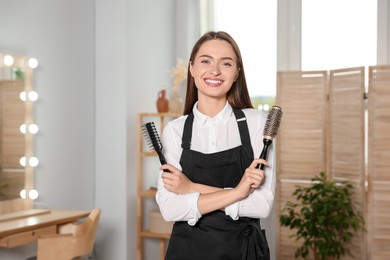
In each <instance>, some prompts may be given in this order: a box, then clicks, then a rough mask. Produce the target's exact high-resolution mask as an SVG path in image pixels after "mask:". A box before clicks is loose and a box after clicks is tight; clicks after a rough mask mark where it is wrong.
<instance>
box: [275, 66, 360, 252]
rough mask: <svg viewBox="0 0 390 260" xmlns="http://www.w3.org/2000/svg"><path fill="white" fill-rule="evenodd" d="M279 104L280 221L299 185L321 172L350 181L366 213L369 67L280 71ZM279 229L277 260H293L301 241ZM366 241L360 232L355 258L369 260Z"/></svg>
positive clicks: (358, 204)
mask: <svg viewBox="0 0 390 260" xmlns="http://www.w3.org/2000/svg"><path fill="white" fill-rule="evenodd" d="M276 101H277V102H276V103H277V104H278V105H279V106H281V107H282V108H283V111H284V114H283V120H282V123H281V126H280V130H279V133H278V137H277V140H276V153H277V156H276V160H277V169H276V174H277V180H278V183H277V202H276V214H277V218H279V216H280V211H281V210H282V209H283V207H284V206H285V203H286V202H287V201H291V200H292V193H293V191H294V189H295V186H296V185H301V186H304V185H307V184H308V183H310V180H311V179H312V178H313V177H314V176H315V175H317V176H318V175H319V173H320V172H326V173H327V174H328V176H330V178H331V179H343V180H348V181H350V182H351V183H352V185H353V186H354V194H353V199H354V201H355V202H356V205H355V206H356V209H357V210H358V211H360V212H361V213H362V214H364V212H365V183H366V177H365V157H364V155H365V153H364V151H365V147H364V145H365V142H364V140H365V136H364V122H365V121H364V109H365V99H364V67H358V68H349V69H341V70H333V71H330V72H329V73H328V72H327V71H314V72H302V71H300V72H296V71H293V72H278V77H277V99H276ZM277 229H278V230H277V247H278V250H277V254H278V255H277V258H276V259H293V258H294V252H295V250H296V249H297V247H298V246H299V245H300V244H301V243H302V241H299V242H297V241H295V239H293V238H291V237H290V235H291V234H292V231H291V230H289V229H288V228H285V227H280V225H279V223H278V226H277ZM364 238H365V234H364V232H360V233H358V234H357V236H356V237H355V238H354V239H353V241H352V243H351V247H350V250H351V252H353V254H354V256H353V257H352V259H365V255H366V252H365V248H366V247H365V239H364ZM349 258H351V257H348V256H347V257H344V259H349Z"/></svg>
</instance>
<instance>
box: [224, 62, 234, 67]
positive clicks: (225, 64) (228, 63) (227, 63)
mask: <svg viewBox="0 0 390 260" xmlns="http://www.w3.org/2000/svg"><path fill="white" fill-rule="evenodd" d="M222 65H223V66H224V67H231V66H232V64H231V63H230V62H224V63H222Z"/></svg>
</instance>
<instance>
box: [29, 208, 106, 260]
mask: <svg viewBox="0 0 390 260" xmlns="http://www.w3.org/2000/svg"><path fill="white" fill-rule="evenodd" d="M100 212H101V210H100V209H98V208H95V209H93V210H92V211H91V213H90V214H89V215H88V217H87V219H86V220H85V221H83V222H82V223H75V224H73V223H71V224H66V225H63V226H61V227H60V228H59V231H58V233H59V234H56V235H47V236H42V237H40V238H39V239H38V254H37V260H53V259H56V260H72V259H81V257H82V256H85V255H88V254H90V253H91V252H92V250H93V247H94V244H95V240H96V232H97V229H98V225H99V219H100Z"/></svg>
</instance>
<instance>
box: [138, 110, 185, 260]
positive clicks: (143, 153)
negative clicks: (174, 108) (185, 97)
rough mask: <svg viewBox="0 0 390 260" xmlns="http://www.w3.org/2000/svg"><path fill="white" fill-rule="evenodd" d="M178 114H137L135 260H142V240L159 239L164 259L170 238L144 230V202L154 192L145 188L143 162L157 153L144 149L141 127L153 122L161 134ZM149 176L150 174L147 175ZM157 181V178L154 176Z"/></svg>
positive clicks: (167, 234) (153, 195)
mask: <svg viewBox="0 0 390 260" xmlns="http://www.w3.org/2000/svg"><path fill="white" fill-rule="evenodd" d="M178 116H179V115H178V114H172V113H138V123H137V128H138V136H137V138H138V139H137V140H138V144H137V145H138V147H137V259H138V260H143V259H144V243H143V242H144V241H143V240H144V239H146V238H150V239H159V240H160V259H161V260H163V259H164V258H165V249H166V241H167V240H168V239H169V238H170V235H171V234H170V233H156V232H151V231H150V230H148V229H147V228H145V217H146V216H145V208H144V203H145V200H154V198H155V195H156V190H155V189H151V188H149V187H147V186H146V183H145V179H146V177H147V175H148V172H146V170H145V165H144V163H145V162H144V161H145V159H146V158H148V157H156V160H158V159H157V153H156V152H154V151H153V152H151V151H149V150H148V148H147V147H146V144H145V141H144V136H143V132H142V130H141V125H142V124H144V123H147V122H150V121H153V122H154V124H155V126H156V129H157V130H158V131H159V134H160V136H161V132H162V130H163V129H164V127H165V125H166V123H167V122H168V121H170V120H172V119H174V118H176V117H178ZM149 174H151V173H149ZM156 181H157V176H156Z"/></svg>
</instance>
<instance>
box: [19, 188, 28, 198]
mask: <svg viewBox="0 0 390 260" xmlns="http://www.w3.org/2000/svg"><path fill="white" fill-rule="evenodd" d="M19 195H20V197H21V198H22V199H24V200H25V199H26V198H27V191H26V189H23V190H21V191H20V194H19Z"/></svg>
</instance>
